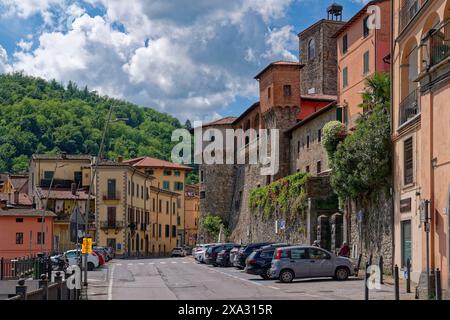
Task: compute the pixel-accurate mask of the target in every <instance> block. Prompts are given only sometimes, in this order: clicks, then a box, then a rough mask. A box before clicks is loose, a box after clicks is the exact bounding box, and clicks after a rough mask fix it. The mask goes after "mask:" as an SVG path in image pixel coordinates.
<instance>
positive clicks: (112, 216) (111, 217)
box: [106, 207, 116, 227]
mask: <svg viewBox="0 0 450 320" xmlns="http://www.w3.org/2000/svg"><path fill="white" fill-rule="evenodd" d="M106 210H107V216H108V226H109V227H114V226H115V225H116V207H108V208H107V209H106Z"/></svg>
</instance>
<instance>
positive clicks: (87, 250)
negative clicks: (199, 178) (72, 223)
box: [81, 238, 92, 254]
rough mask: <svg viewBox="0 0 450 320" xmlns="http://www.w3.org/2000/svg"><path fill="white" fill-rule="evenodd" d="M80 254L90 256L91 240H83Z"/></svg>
mask: <svg viewBox="0 0 450 320" xmlns="http://www.w3.org/2000/svg"><path fill="white" fill-rule="evenodd" d="M81 253H83V254H91V253H92V238H83V245H82V246H81Z"/></svg>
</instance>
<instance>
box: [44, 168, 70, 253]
mask: <svg viewBox="0 0 450 320" xmlns="http://www.w3.org/2000/svg"><path fill="white" fill-rule="evenodd" d="M65 166H67V164H61V165H58V162H56V164H55V170H53V176H52V179H51V180H50V186H49V188H48V192H47V199H46V201H45V207H44V211H43V212H42V217H41V253H44V219H45V213H46V212H47V210H48V200H49V198H50V191H51V190H52V187H53V181H54V180H55V175H56V170H57V169H58V168H63V167H65Z"/></svg>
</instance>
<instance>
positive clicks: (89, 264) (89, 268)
mask: <svg viewBox="0 0 450 320" xmlns="http://www.w3.org/2000/svg"><path fill="white" fill-rule="evenodd" d="M87 267H88V271H92V270H94V269H95V265H94V263H93V262H88V264H87Z"/></svg>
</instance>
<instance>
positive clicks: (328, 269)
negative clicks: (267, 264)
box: [270, 245, 354, 283]
mask: <svg viewBox="0 0 450 320" xmlns="http://www.w3.org/2000/svg"><path fill="white" fill-rule="evenodd" d="M270 274H271V277H273V278H276V279H279V280H280V281H281V282H284V283H287V282H292V280H294V279H297V278H320V277H333V278H334V279H336V280H339V281H343V280H347V278H348V277H349V276H352V275H353V274H354V266H353V263H352V261H351V260H350V259H349V258H345V257H339V256H336V255H335V254H333V253H331V252H328V251H326V250H324V249H321V248H317V247H313V246H304V245H301V246H291V247H284V248H277V249H276V250H275V252H274V255H273V260H272V265H271V268H270Z"/></svg>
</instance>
